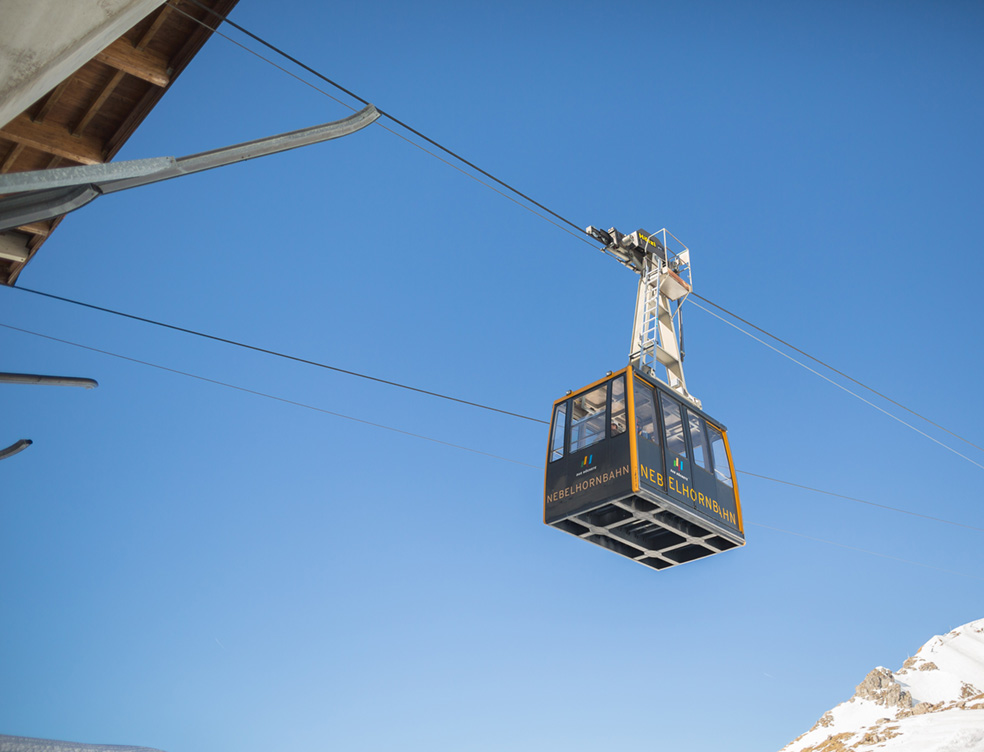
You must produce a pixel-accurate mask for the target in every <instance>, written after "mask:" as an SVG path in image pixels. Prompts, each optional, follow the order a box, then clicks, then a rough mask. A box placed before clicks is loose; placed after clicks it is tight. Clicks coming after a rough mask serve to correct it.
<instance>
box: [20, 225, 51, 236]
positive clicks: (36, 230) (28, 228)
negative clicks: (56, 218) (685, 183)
mask: <svg viewBox="0 0 984 752" xmlns="http://www.w3.org/2000/svg"><path fill="white" fill-rule="evenodd" d="M17 229H18V230H20V231H21V232H29V233H31V235H40V236H41V237H42V238H46V237H48V236H49V235H50V234H51V222H50V221H48V222H31V224H29V225H21V226H20V227H18V228H17Z"/></svg>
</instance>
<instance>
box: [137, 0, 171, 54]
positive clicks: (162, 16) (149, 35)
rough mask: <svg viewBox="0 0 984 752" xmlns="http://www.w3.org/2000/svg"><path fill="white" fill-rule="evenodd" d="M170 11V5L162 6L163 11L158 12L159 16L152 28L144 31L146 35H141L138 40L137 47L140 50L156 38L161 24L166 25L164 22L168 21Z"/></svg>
mask: <svg viewBox="0 0 984 752" xmlns="http://www.w3.org/2000/svg"><path fill="white" fill-rule="evenodd" d="M170 12H171V6H170V5H163V6H161V12H160V13H158V14H157V18H155V19H154V22H153V23H152V24H151V25H150V28H149V29H147V31H145V32H144V35H143V36H142V37H140V41H139V42H137V44H136V48H137V49H138V50H142V49H143V48H144V47H146V46H147V45H148V44H150V40H151V39H153V38H154V35H155V34H157V32H158V31H159V30H160V28H161V26H163V25H164V22H165V21H167V17H168V14H170Z"/></svg>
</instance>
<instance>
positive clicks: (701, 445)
mask: <svg viewBox="0 0 984 752" xmlns="http://www.w3.org/2000/svg"><path fill="white" fill-rule="evenodd" d="M545 485H546V487H545V493H544V522H546V523H547V524H548V525H552V526H553V527H556V528H559V529H560V530H563V531H564V532H567V533H570V534H571V535H576V536H577V537H578V538H582V539H584V540H587V541H590V542H591V543H595V544H597V545H599V546H602V547H603V548H607V549H608V550H610V551H614V552H615V553H617V554H621V555H622V556H626V557H628V558H630V559H633V560H634V561H637V562H639V563H640V564H645V565H646V566H648V567H652V568H653V569H666V568H667V567H672V566H674V565H676V564H683V563H685V562H688V561H693V560H695V559H701V558H703V557H705V556H711V555H712V554H717V553H720V552H722V551H727V550H728V549H730V548H735V547H737V546H743V545H745V533H744V529H743V527H742V520H741V504H740V503H739V500H738V487H737V485H736V484H735V471H734V465H733V463H732V461H731V451H730V448H729V447H728V435H727V431H726V429H725V427H724V426H723V425H721V424H720V423H718V422H717V421H716V420H714V419H713V418H711V417H710V416H709V415H707V414H705V413H704V412H703V411H701V410H699V409H697V408H696V407H695V406H694V405H693V404H691V403H689V402H688V401H687V400H684V399H683V398H681V397H680V396H679V395H677V394H675V393H674V392H673V391H671V390H670V389H669V387H667V386H666V385H665V384H663V383H662V382H661V381H658V380H656V379H655V378H650V377H648V376H645V375H643V374H642V373H641V372H640V371H638V370H636V369H635V368H632V367H631V366H630V367H628V368H625V369H623V370H621V371H619V372H618V373H616V374H614V375H610V376H607V377H606V378H605V379H603V380H601V381H597V382H595V383H594V384H590V385H589V386H586V387H584V388H583V389H581V390H579V391H577V392H573V393H569V394H568V396H566V397H564V398H562V399H559V400H557V401H556V402H555V403H554V410H553V419H552V421H551V423H550V443H549V446H548V448H547V471H546V484H545Z"/></svg>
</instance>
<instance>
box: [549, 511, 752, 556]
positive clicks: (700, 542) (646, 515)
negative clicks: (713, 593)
mask: <svg viewBox="0 0 984 752" xmlns="http://www.w3.org/2000/svg"><path fill="white" fill-rule="evenodd" d="M551 524H552V527H556V528H558V529H560V530H563V531H564V532H565V533H570V534H571V535H575V536H577V537H578V538H583V539H584V540H586V541H590V542H591V543H594V544H595V545H598V546H601V547H602V548H607V549H608V550H609V551H614V552H615V553H617V554H619V555H621V556H625V557H626V558H629V559H632V560H633V561H637V562H639V563H640V564H645V565H646V566H647V567H652V568H653V569H667V568H669V567H673V566H676V565H677V564H685V563H687V562H688V561H694V560H695V559H702V558H704V557H705V556H712V555H714V554H719V553H721V552H722V551H727V550H729V549H732V548H736V547H738V546H740V545H743V544H742V542H741V541H740V540H732V539H731V538H728V537H725V536H724V535H722V533H721V532H720V531H718V530H715V529H714V528H712V527H711V526H710V525H705V524H702V523H700V522H696V521H694V520H691V519H687V518H684V517H682V516H680V515H679V514H677V513H676V512H673V511H670V509H668V508H667V506H666V505H664V504H661V503H658V502H653V501H650V500H648V499H643V498H641V497H640V496H636V495H632V496H627V497H626V498H624V499H620V500H618V501H612V502H605V503H603V504H601V505H599V506H597V507H595V508H594V509H591V510H588V511H586V512H581V513H579V514H575V515H572V516H570V517H567V518H565V519H563V520H558V521H557V522H554V523H551Z"/></svg>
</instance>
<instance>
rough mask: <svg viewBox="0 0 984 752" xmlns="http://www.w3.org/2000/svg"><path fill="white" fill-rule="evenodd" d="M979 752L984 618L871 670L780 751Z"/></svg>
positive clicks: (983, 718) (983, 715)
mask: <svg viewBox="0 0 984 752" xmlns="http://www.w3.org/2000/svg"><path fill="white" fill-rule="evenodd" d="M848 750H859V751H860V750H864V752H868V751H869V750H870V752H903V751H904V752H984V619H979V620H977V621H972V622H971V623H970V624H965V625H964V626H962V627H959V628H957V629H954V630H953V631H952V632H950V633H948V634H945V635H943V636H942V637H939V636H937V637H934V638H933V639H931V640H930V641H929V642H927V643H926V644H925V645H923V646H922V647H921V648H920V649H919V652H918V653H916V654H915V655H914V656H912V658H909V659H908V660H907V661H906V662H905V663H904V664H903V665H902V668H901V669H899V670H898V671H895V672H892V671H889V670H888V669H887V668H881V667H879V668H876V669H875V670H874V671H872V672H871V673H870V674H868V675H867V676H866V677H865V679H864V681H863V682H861V683H860V684H859V685H858V686H857V691H856V692H855V693H854V697H852V698H851V699H850V700H848V701H847V702H842V703H841V704H840V705H838V706H837V707H835V708H834V709H833V710H830V711H828V712H826V713H824V715H823V717H822V718H821V719H820V720H819V721H817V723H816V725H815V726H814V727H813V728H812V729H810V730H809V731H807V732H806V733H805V734H803V735H802V736H800V737H799V738H798V739H796V740H795V741H793V742H790V743H789V744H787V745H786V746H785V747H783V748H782V752H848Z"/></svg>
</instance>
